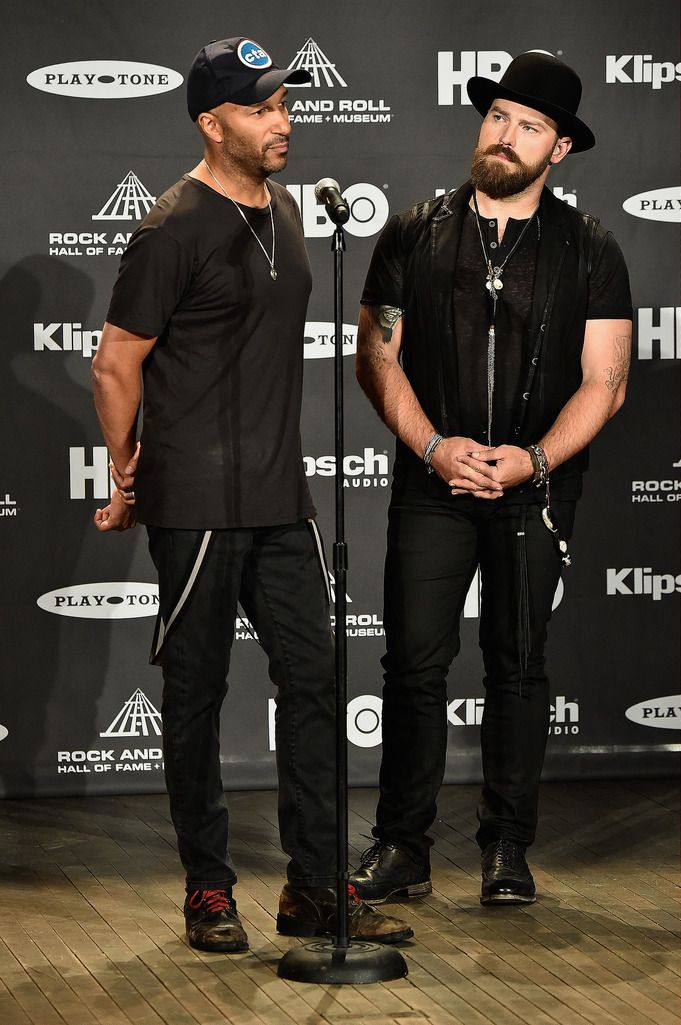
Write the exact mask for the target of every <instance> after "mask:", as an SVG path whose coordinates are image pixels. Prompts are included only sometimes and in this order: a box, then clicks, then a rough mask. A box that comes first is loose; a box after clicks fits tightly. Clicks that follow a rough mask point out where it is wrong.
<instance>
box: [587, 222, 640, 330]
mask: <svg viewBox="0 0 681 1025" xmlns="http://www.w3.org/2000/svg"><path fill="white" fill-rule="evenodd" d="M586 317H587V320H631V317H632V303H631V289H630V287H629V274H628V271H627V265H626V263H625V262H624V257H623V255H622V250H621V249H620V247H619V246H618V244H617V242H616V241H615V239H614V238H613V237H612V235H611V234H610V232H608V233H607V234H606V235H605V238H604V240H603V244H602V246H601V247H600V251H599V252H598V254H597V256H596V259H595V262H594V266H593V267H592V268H591V275H590V277H589V301H588V303H587V312H586Z"/></svg>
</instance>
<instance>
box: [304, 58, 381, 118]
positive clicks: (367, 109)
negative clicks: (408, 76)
mask: <svg viewBox="0 0 681 1025" xmlns="http://www.w3.org/2000/svg"><path fill="white" fill-rule="evenodd" d="M289 68H291V69H292V70H293V69H298V68H303V69H304V70H305V71H309V73H310V74H311V76H312V81H311V82H305V83H303V84H301V85H297V84H295V83H293V82H289V84H288V88H289V90H294V89H312V88H314V89H323V90H326V89H337V88H340V89H347V88H348V84H347V82H346V81H345V79H344V78H343V76H342V75H341V73H340V72H339V71H338V69H337V67H336V65H335V64H334V62H333V61H331V60H330V59H329V58H328V57H327V56H326V54H325V53H324V52H323V50H322V49H321V47H320V46H319V45H318V44H317V43H316V42H315V41H314V39H312V38H308V39H306V40H305V42H304V43H303V45H302V46H301V47H300V49H299V50H298V52H297V53H296V55H295V57H294V58H293V60H292V61H291V63H290V64H289ZM303 95H304V94H303ZM289 114H290V119H291V124H294V125H295V124H307V125H321V124H334V125H350V124H353V125H356V124H389V123H390V121H391V120H392V117H393V115H392V111H391V108H390V106H389V105H388V104H387V103H386V101H385V100H382V99H381V100H377V99H366V98H364V97H362V98H360V97H357V98H348V97H345V96H344V97H342V98H338V99H336V97H335V96H332V97H323V98H320V97H318V96H316V95H315V97H314V98H312V97H310V98H307V97H305V98H304V99H303V98H302V96H301V98H300V99H297V98H295V95H294V94H293V93H292V92H290V93H289Z"/></svg>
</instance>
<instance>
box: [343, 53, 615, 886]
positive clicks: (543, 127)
mask: <svg viewBox="0 0 681 1025" xmlns="http://www.w3.org/2000/svg"><path fill="white" fill-rule="evenodd" d="M581 91H582V87H581V82H580V80H579V78H578V76H577V75H576V74H575V72H574V71H573V70H572V69H571V68H569V67H568V66H567V65H566V64H564V63H563V62H562V61H559V60H557V59H556V58H555V57H552V56H550V55H547V54H544V53H535V52H532V53H524V54H522V55H520V56H519V57H516V58H515V60H513V61H512V62H511V63H510V65H509V67H508V69H507V70H506V72H505V74H504V75H503V77H502V79H501V81H500V82H496V81H492V80H490V79H486V78H480V77H476V78H472V79H471V80H470V81H469V83H468V94H469V96H470V99H471V102H472V103H473V105H474V106H475V108H476V109H477V110H478V112H479V113H480V114H481V115H482V117H483V122H482V126H481V128H480V132H479V135H478V139H477V144H476V146H475V152H474V154H473V161H472V168H471V176H470V180H469V181H468V182H466V183H464V184H463V185H462V186H461V187H460V188H459V189H458V190H457V191H456V192H452V193H450V194H449V195H447V196H444V197H441V198H439V199H435V200H428V201H426V202H425V203H421V204H419V205H417V206H415V207H413V208H412V209H411V210H410V211H408V212H407V213H404V214H400V215H399V216H395V217H393V218H392V220H391V221H390V222H389V223H388V224H387V226H386V228H385V230H384V232H383V234H382V236H381V238H380V240H379V242H378V244H377V246H376V249H375V252H374V256H373V260H372V263H371V267H370V269H369V273H368V277H367V280H366V285H365V288H364V293H363V296H362V307H361V313H360V322H359V334H358V347H357V374H358V378H359V381H360V383H361V385H362V387H363V388H364V390H365V391H366V393H367V395H368V396H369V398H370V399H371V401H372V402H373V404H374V406H375V408H376V410H377V411H378V413H379V415H380V416H381V417H382V418H383V420H384V421H385V423H386V424H387V425H388V427H389V428H390V429H391V430H392V431H393V432H394V433H395V435H396V436H397V455H396V460H395V468H394V483H393V490H392V497H391V502H390V512H389V526H388V551H387V557H386V570H385V619H384V621H385V633H386V647H387V651H386V655H385V657H384V659H383V667H384V670H385V687H384V691H383V756H382V763H381V772H380V787H381V789H380V798H379V803H378V808H377V813H376V825H375V827H374V829H373V834H374V837H375V843H374V844H373V846H372V847H371V848H370V849H369V850H368V851H366V852H365V855H364V857H363V859H362V864H361V866H360V868H359V870H358V871H357V872H356V873H355V874H354V875H352V876H351V881H352V882H353V883H354V885H355V887H356V888H357V891H358V893H359V894H360V895H361V896H362V897H364V898H365V899H366V900H370V901H373V902H374V903H380V902H381V901H383V900H385V899H386V898H387V897H389V896H390V895H392V894H399V895H409V896H414V895H418V894H423V893H428V892H430V890H431V881H430V858H429V851H430V846H431V844H432V840H431V838H430V837H429V836H428V830H429V828H430V827H431V825H432V823H433V822H434V820H435V817H436V800H437V795H438V790H439V787H440V785H441V783H442V779H443V775H444V770H445V759H446V752H447V686H446V677H447V673H448V671H449V668H450V665H451V663H452V660H453V658H454V657H455V655H456V654H457V653H458V650H459V619H460V616H461V613H462V610H463V606H464V601H465V598H466V594H467V592H468V589H469V586H470V584H471V581H472V580H473V578H474V575H475V573H476V571H477V570H479V572H480V578H481V583H482V595H481V611H480V647H481V649H482V656H483V662H484V669H485V677H484V686H485V706H484V713H483V717H482V726H481V743H482V765H483V780H484V782H483V789H482V796H481V800H480V803H479V806H478V820H479V827H478V830H477V836H476V839H477V842H478V845H479V847H480V849H481V853H482V890H481V897H480V900H481V902H482V903H483V904H486V905H505V904H524V903H530V902H532V901H534V900H535V885H534V880H533V878H532V874H531V872H530V870H529V868H528V865H527V861H526V857H525V851H526V848H527V847H528V846H529V845H530V844H531V843H532V842H533V840H534V837H535V831H536V827H537V804H538V786H539V777H540V773H541V769H542V763H543V759H544V751H545V746H546V739H547V734H548V728H549V713H550V696H549V682H548V679H547V676H546V672H545V669H544V645H545V641H546V630H547V624H548V621H549V619H550V616H551V609H552V603H553V600H554V595H555V592H556V587H557V585H558V582H559V579H560V573H561V568H562V566H563V565H568V564H569V555H568V551H567V542H568V539H569V537H570V534H571V532H572V525H573V519H574V514H575V504H576V501H577V499H578V498H579V495H580V492H581V481H582V474H583V472H584V470H585V469H586V465H587V447H588V445H589V443H590V442H591V441H592V440H593V439H594V438H595V436H596V435H597V434H598V432H599V431H600V429H601V428H602V427H603V426H604V425H605V423H606V422H607V421H608V420H609V419H610V417H611V416H612V415H613V414H614V413H615V412H616V411H617V409H618V408H619V407H620V405H621V404H622V402H623V400H624V392H625V386H626V379H627V371H628V365H629V354H630V346H631V297H630V293H629V282H628V276H627V271H626V267H625V265H624V261H623V258H622V255H621V252H620V250H619V248H618V246H617V244H616V242H615V241H614V239H613V237H612V235H611V234H610V233H609V232H608V231H606V230H605V229H603V228H602V227H601V226H600V225H599V223H598V221H597V220H596V219H595V218H593V217H591V216H589V215H587V214H583V213H581V212H580V211H578V210H575V209H572V208H570V207H569V206H567V205H566V204H565V203H563V202H561V201H560V200H559V199H557V198H556V197H555V196H554V195H553V193H552V192H550V191H549V190H548V189H547V188H546V180H547V177H548V175H549V172H550V170H551V168H552V167H553V166H555V165H558V164H560V163H561V162H562V161H563V160H564V159H566V158H567V157H568V154H572V153H578V152H580V151H582V150H587V149H589V148H590V147H592V146H593V145H594V142H595V140H594V137H593V135H592V133H591V131H590V129H589V128H588V127H587V125H586V124H584V122H583V121H582V120H581V119H580V118H579V117H578V116H577V110H578V107H579V103H580V98H581ZM570 159H572V158H571V157H570ZM457 692H458V693H466V691H465V689H464V688H462V686H461V683H459V684H458V685H457Z"/></svg>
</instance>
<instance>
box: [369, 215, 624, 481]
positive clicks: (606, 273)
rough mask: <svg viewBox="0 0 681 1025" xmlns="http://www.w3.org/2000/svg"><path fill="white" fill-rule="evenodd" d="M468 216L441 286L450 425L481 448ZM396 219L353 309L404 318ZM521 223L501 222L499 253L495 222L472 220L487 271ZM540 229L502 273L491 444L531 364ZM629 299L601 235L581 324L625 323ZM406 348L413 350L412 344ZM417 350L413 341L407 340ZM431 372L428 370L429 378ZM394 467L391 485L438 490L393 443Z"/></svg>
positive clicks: (480, 286)
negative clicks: (450, 363) (453, 374)
mask: <svg viewBox="0 0 681 1025" xmlns="http://www.w3.org/2000/svg"><path fill="white" fill-rule="evenodd" d="M475 217H476V215H475V213H474V212H473V211H472V210H470V209H468V210H466V211H465V213H464V217H463V224H462V229H461V236H460V243H459V247H458V254H457V258H456V265H455V266H453V267H452V273H451V275H450V278H449V284H448V295H447V297H446V301H447V303H449V304H451V308H452V310H453V314H454V317H453V319H454V331H453V335H454V344H455V347H456V361H455V362H456V366H457V370H458V372H457V380H456V382H455V384H456V389H457V394H458V398H457V404H458V410H457V420H458V430H457V433H460V434H461V435H462V436H468V437H472V438H473V439H474V440H475V441H476V442H477V443H479V444H481V445H485V444H487V417H488V329H489V326H490V318H491V312H492V302H491V301H490V298H489V293H488V291H487V289H486V287H485V281H486V277H487V268H486V262H485V259H484V258H483V254H482V246H481V243H480V236H479V234H478V228H477V225H476V223H475ZM401 221H402V218H401V217H400V216H399V215H397V216H394V217H393V218H391V220H390V221H389V222H388V224H387V225H386V227H385V229H384V231H383V233H382V235H381V237H380V239H379V241H378V243H377V245H376V248H375V250H374V254H373V257H372V260H371V264H370V267H369V271H368V273H367V277H366V282H365V285H364V291H363V293H362V299H361V302H362V303H363V304H365V305H386V306H395V307H397V308H398V309H401V310H405V309H406V308H407V307H408V305H409V302H410V296H411V291H410V290H411V289H412V288H413V279H412V275H413V271H412V273H411V274H410V271H409V257H410V254H409V253H408V252H405V250H404V246H403V242H402V235H401ZM525 223H526V222H525V221H519V220H514V219H512V218H511V219H509V221H508V223H507V227H506V230H505V232H504V236H503V239H502V243H501V245H499V241H498V230H497V222H496V220H495V219H492V218H490V219H485V218H483V217H481V218H480V229H481V232H482V235H483V239H484V242H485V246H486V249H487V253H488V255H490V257H491V258H492V261H493V265H496V266H499V265H501V264H502V263H503V261H504V258H505V256H506V255H507V254H508V253H509V252H510V251H511V250H512V249H513V247H514V245H515V243H516V242H517V241H518V239H519V238H520V234H521V232H522V229H523V227H524V226H525ZM541 230H542V225H541V222H538V221H537V219H536V218H535V219H534V221H533V223H531V224H530V225H529V226H528V228H527V231H526V232H525V234H524V235H523V237H522V239H521V241H520V243H519V245H518V247H517V249H516V250H515V251H514V252H513V255H512V256H511V257H510V258H509V260H508V263H507V264H506V267H505V268H504V271H503V282H504V285H503V289H502V295H501V297H500V299H499V301H498V304H497V310H496V314H495V332H496V345H495V350H496V351H495V367H494V397H493V416H492V443H493V444H494V445H501V444H513V443H514V441H513V434H512V425H513V423H514V422H515V416H516V413H517V407H518V400H519V397H520V394H521V392H522V388H523V385H524V382H525V380H526V377H527V368H528V365H529V363H528V361H529V360H530V358H531V351H530V339H529V321H530V313H531V308H532V301H533V293H534V284H535V272H536V266H537V258H538V253H539V246H540V233H541ZM631 315H632V308H631V293H630V289H629V277H628V274H627V268H626V264H625V262H624V258H623V256H622V253H621V250H620V248H619V246H618V245H617V242H616V241H615V239H614V238H613V237H612V235H611V234H610V233H604V240H603V244H602V245H601V246H600V247H599V250H598V255H597V258H596V260H595V262H594V265H593V266H592V268H591V273H590V276H589V281H588V295H587V301H586V320H618V319H624V320H627V319H631ZM411 337H412V344H414V337H415V336H413V335H412V336H411ZM415 344H418V336H416V338H415ZM436 373H437V367H436V366H435V365H434V366H433V374H436ZM397 452H398V457H397V460H396V463H395V475H396V478H397V476H398V475H399V476H400V478H401V479H405V474H408V476H409V479H411V480H414V481H418V482H420V486H421V485H423V486H428V487H434V488H436V489H439V488H440V484H439V482H438V481H434V480H433V478H430V477H427V476H426V473H425V468H424V466H423V463H422V461H421V460H420V459H418V458H417V457H416V456H413V454H412V453H411V452H410V451H409V450H408V449H407V448H406V446H403V445H401V443H399V442H398V445H397ZM580 480H581V478H580V477H579V476H576V477H573V478H570V479H569V480H568V479H567V478H565V479H563V480H561V481H560V483H558V484H557V487H556V488H554V491H555V492H556V497H566V498H567V497H570V498H574V497H577V496H578V494H579V490H580ZM523 490H524V489H523V488H522V487H521V488H519V489H514V490H513V491H512V492H509V493H508V497H509V498H511V499H512V500H513V501H516V500H517V501H526V500H528V501H530V500H533V499H534V489H532V488H529V489H526V490H525V494H522V492H523Z"/></svg>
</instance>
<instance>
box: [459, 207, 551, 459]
mask: <svg viewBox="0 0 681 1025" xmlns="http://www.w3.org/2000/svg"><path fill="white" fill-rule="evenodd" d="M473 205H474V207H475V223H476V224H477V226H478V235H479V236H480V245H481V246H482V256H483V259H484V261H485V263H486V265H487V280H486V281H485V288H486V289H487V291H488V292H489V295H490V299H491V300H492V316H491V318H490V323H489V327H488V328H487V444H488V445H491V444H492V407H493V406H494V378H495V371H496V348H497V340H496V331H495V327H494V322H495V319H496V313H497V302H498V301H499V294H498V293H499V292H500V291H501V289H502V288H503V287H504V283H503V281H502V280H501V275H502V274H503V273H504V268H505V266H506V264H507V263H508V261H509V260H510V259H511V257H512V256H513V254H514V253H515V251H516V249H517V248H518V246H519V245H520V243H521V242H522V240H523V237H524V235H525V232H526V231H527V229H528V228H529V226H530V224H531V223H532V221H533V220H534V218H535V215H536V217H537V225H539V215H538V214H537V211H536V210H535V211H534V213H533V214H532V216H531V217H530V218H529V220H527V221H526V222H525V225H524V227H523V230H522V231H521V232H520V234H519V235H518V238H517V239H516V241H515V243H514V245H513V246H512V248H511V250H510V252H509V253H507V254H506V257H505V258H504V260H502V262H501V264H500V265H499V266H498V267H493V266H492V260H491V258H490V256H489V255H488V253H487V247H486V246H485V240H484V238H483V237H482V228H481V227H480V211H479V209H478V197H477V196H476V194H475V190H474V191H473Z"/></svg>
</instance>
